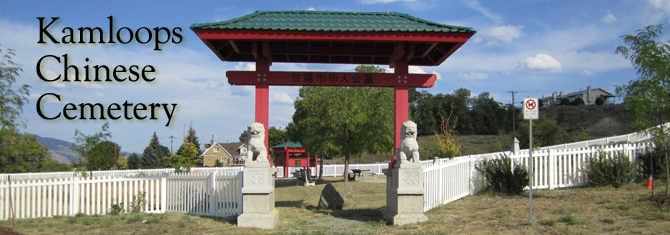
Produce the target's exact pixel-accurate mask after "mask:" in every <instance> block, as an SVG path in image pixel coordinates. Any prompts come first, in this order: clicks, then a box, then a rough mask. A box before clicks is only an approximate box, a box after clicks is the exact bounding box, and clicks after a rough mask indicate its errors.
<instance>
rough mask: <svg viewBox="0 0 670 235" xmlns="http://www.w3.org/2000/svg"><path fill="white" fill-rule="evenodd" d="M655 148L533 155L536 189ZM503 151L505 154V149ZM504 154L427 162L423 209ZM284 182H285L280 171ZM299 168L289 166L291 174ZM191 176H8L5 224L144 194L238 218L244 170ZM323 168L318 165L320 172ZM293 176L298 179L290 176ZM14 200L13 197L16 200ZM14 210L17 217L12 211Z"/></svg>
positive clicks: (336, 171) (520, 158)
mask: <svg viewBox="0 0 670 235" xmlns="http://www.w3.org/2000/svg"><path fill="white" fill-rule="evenodd" d="M651 145H652V144H651V143H634V144H618V145H609V146H601V147H588V148H575V149H561V150H554V149H544V150H538V151H534V152H533V159H534V161H535V164H534V167H535V168H534V172H535V174H534V177H535V178H534V184H533V188H534V189H554V188H565V187H575V186H581V185H584V184H586V183H587V180H588V179H587V176H586V175H585V173H584V169H585V167H586V165H587V164H586V163H587V162H588V158H589V157H592V156H595V154H596V153H597V152H599V151H602V152H604V153H615V152H623V153H625V154H627V155H628V156H629V157H630V158H631V162H635V161H636V157H637V155H638V153H639V152H641V151H644V150H645V149H646V148H648V147H650V146H651ZM501 153H502V152H501ZM501 153H491V154H481V155H471V156H463V157H457V158H453V159H446V158H443V159H434V160H428V161H422V167H423V171H424V179H425V180H424V189H425V194H424V210H425V211H428V210H430V209H432V208H435V207H438V206H440V205H444V204H447V203H449V202H452V201H455V200H458V199H460V198H463V197H465V196H467V195H473V194H474V193H476V192H477V191H479V190H481V189H483V188H484V187H486V180H485V178H484V177H483V176H482V175H481V174H479V172H477V170H476V169H475V166H477V165H479V164H481V162H482V161H483V160H486V159H491V158H495V157H499V156H500V154H501ZM507 154H508V155H509V156H510V157H511V158H512V159H513V160H514V161H513V162H514V163H515V164H524V165H526V167H528V165H529V162H528V159H529V156H528V151H521V152H520V153H519V154H516V155H514V154H511V153H510V152H507ZM387 167H388V164H387V163H380V164H350V165H349V169H350V171H349V172H351V170H353V169H367V170H370V172H371V173H375V174H381V173H382V170H383V169H385V168H387ZM277 168H278V169H277V177H278V178H281V177H284V175H283V174H284V170H283V167H277ZM296 169H298V167H296V168H290V169H289V173H290V172H293V171H295V170H296ZM191 170H192V173H188V174H186V173H173V172H172V171H174V169H171V168H168V169H151V170H125V171H93V172H89V174H87V176H86V177H82V176H81V175H78V174H76V173H73V172H59V173H27V174H5V175H2V177H4V178H2V181H0V220H6V219H8V218H11V217H15V218H40V217H53V216H73V215H75V214H77V213H82V214H85V215H100V214H105V213H107V212H108V211H109V209H110V208H111V206H112V205H115V204H117V205H123V209H124V210H126V211H128V210H130V209H131V204H133V203H135V202H137V201H138V199H137V197H138V196H139V195H142V194H144V197H145V200H146V204H144V205H143V209H142V211H144V212H147V213H164V212H184V213H190V214H195V215H206V216H235V215H240V214H241V213H242V210H243V208H242V195H241V188H242V185H243V182H242V174H243V170H244V168H243V167H220V168H210V167H207V168H192V169H191ZM318 170H319V169H318V167H312V172H313V174H317V172H318ZM343 175H344V166H343V165H324V166H323V176H327V177H331V176H332V177H339V176H343ZM289 177H292V176H289ZM10 195H11V197H10ZM12 211H14V212H15V213H16V214H12Z"/></svg>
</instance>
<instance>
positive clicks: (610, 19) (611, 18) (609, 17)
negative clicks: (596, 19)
mask: <svg viewBox="0 0 670 235" xmlns="http://www.w3.org/2000/svg"><path fill="white" fill-rule="evenodd" d="M600 21H602V22H604V23H608V24H609V23H614V22H616V21H617V18H616V17H615V16H613V15H612V14H607V15H606V16H605V17H603V18H601V19H600Z"/></svg>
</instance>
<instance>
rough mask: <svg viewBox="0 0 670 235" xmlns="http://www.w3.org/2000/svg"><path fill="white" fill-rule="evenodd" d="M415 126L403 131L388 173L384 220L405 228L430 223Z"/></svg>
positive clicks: (386, 171) (406, 123)
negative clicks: (394, 161)
mask: <svg viewBox="0 0 670 235" xmlns="http://www.w3.org/2000/svg"><path fill="white" fill-rule="evenodd" d="M416 133H417V128H416V123H414V122H412V121H407V122H405V123H403V125H402V128H401V129H400V136H401V137H402V138H403V139H402V141H401V142H400V148H398V149H397V151H396V153H397V157H398V158H397V159H398V161H397V162H396V164H395V166H394V168H393V169H385V170H384V174H385V175H386V211H384V218H385V219H386V221H388V222H389V223H391V224H393V225H396V226H402V225H406V224H415V223H421V222H426V221H428V217H427V216H426V215H424V214H423V194H424V190H423V180H424V179H423V169H421V160H420V157H419V144H418V143H417V141H416Z"/></svg>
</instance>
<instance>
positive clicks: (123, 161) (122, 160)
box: [111, 147, 128, 170]
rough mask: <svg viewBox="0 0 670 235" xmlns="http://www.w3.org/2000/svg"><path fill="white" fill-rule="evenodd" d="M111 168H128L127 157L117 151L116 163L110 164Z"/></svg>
mask: <svg viewBox="0 0 670 235" xmlns="http://www.w3.org/2000/svg"><path fill="white" fill-rule="evenodd" d="M119 149H120V147H119ZM111 169H112V170H125V169H128V158H126V156H125V155H123V154H121V153H119V155H118V158H117V159H116V164H115V165H113V166H112V168H111Z"/></svg>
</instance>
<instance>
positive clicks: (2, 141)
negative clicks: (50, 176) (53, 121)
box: [0, 127, 49, 173]
mask: <svg viewBox="0 0 670 235" xmlns="http://www.w3.org/2000/svg"><path fill="white" fill-rule="evenodd" d="M48 155H49V149H48V148H47V147H44V146H42V145H41V144H40V143H39V142H38V141H37V138H35V136H34V135H31V134H28V133H24V134H21V133H19V132H17V131H15V130H14V129H12V128H11V127H9V128H4V129H0V171H1V172H4V173H20V172H37V171H39V170H40V169H41V167H42V164H43V163H44V161H45V160H46V159H47V157H48Z"/></svg>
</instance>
